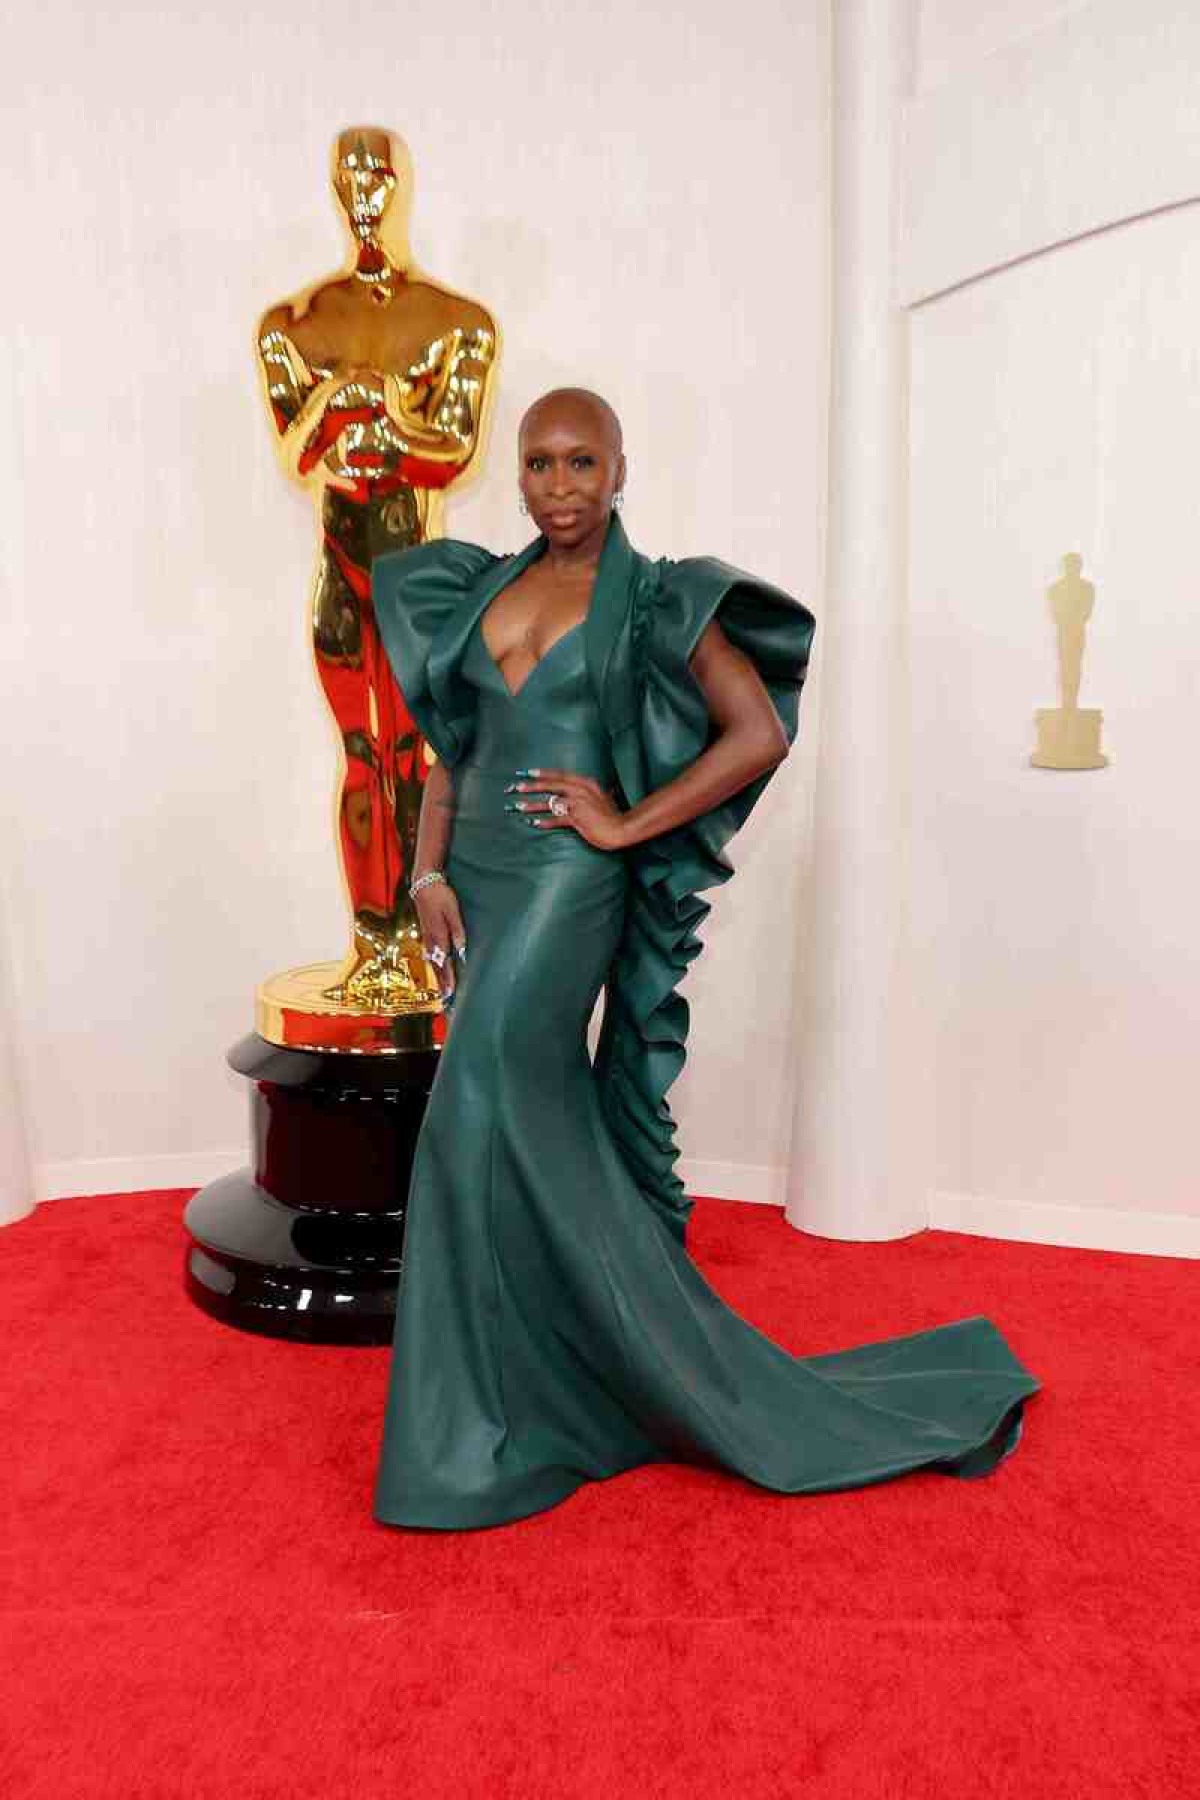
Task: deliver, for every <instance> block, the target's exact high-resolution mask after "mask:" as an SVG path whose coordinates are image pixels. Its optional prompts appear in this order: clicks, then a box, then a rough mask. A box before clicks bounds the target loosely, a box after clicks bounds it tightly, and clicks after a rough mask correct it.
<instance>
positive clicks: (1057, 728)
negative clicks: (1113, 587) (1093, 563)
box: [1029, 551, 1108, 769]
mask: <svg viewBox="0 0 1200 1800" xmlns="http://www.w3.org/2000/svg"><path fill="white" fill-rule="evenodd" d="M1062 560H1063V574H1062V575H1061V576H1060V577H1059V579H1058V580H1057V581H1055V582H1052V583H1051V585H1050V586H1049V587H1048V588H1047V589H1046V597H1047V599H1048V600H1049V602H1050V612H1051V615H1052V617H1053V619H1054V626H1055V632H1056V635H1057V639H1058V684H1059V693H1060V695H1061V697H1062V704H1061V706H1043V707H1040V708H1039V709H1038V711H1037V712H1036V713H1035V714H1034V718H1035V721H1036V724H1037V748H1036V749H1035V750H1034V752H1033V754H1032V756H1031V757H1030V758H1029V760H1030V762H1031V763H1032V764H1033V766H1034V768H1035V769H1103V768H1104V767H1105V766H1106V765H1107V763H1108V758H1107V756H1105V754H1104V752H1103V751H1102V750H1101V748H1100V727H1101V724H1102V722H1103V718H1104V714H1103V713H1102V712H1101V711H1100V709H1099V708H1098V707H1081V706H1080V705H1079V682H1080V678H1081V675H1082V672H1083V644H1084V635H1085V633H1086V631H1087V622H1088V620H1089V619H1090V618H1091V616H1092V607H1093V606H1094V605H1095V600H1096V590H1095V587H1094V586H1093V584H1092V583H1091V582H1090V581H1085V580H1084V578H1083V576H1082V575H1081V574H1080V570H1081V569H1082V567H1083V559H1082V557H1080V556H1077V555H1076V554H1075V553H1074V551H1072V552H1070V553H1069V554H1068V555H1066V556H1064V557H1063V559H1062Z"/></svg>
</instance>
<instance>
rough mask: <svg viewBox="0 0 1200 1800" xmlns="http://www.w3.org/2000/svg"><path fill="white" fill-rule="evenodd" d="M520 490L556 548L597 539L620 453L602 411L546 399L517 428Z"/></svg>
mask: <svg viewBox="0 0 1200 1800" xmlns="http://www.w3.org/2000/svg"><path fill="white" fill-rule="evenodd" d="M520 451H521V492H522V493H523V494H524V496H525V503H526V505H527V506H528V508H529V513H530V517H531V518H532V519H533V522H534V524H535V525H536V526H537V528H538V530H539V531H540V532H542V533H543V534H544V535H545V537H546V538H547V540H548V541H549V542H550V543H551V544H553V545H554V546H555V547H556V548H557V549H562V550H571V549H576V548H581V547H584V546H586V545H587V544H588V542H589V540H590V539H593V538H594V539H596V540H597V542H598V543H599V542H602V541H603V538H604V534H605V532H606V531H607V529H608V518H609V513H610V512H611V511H612V503H613V495H614V494H615V493H616V491H617V489H618V488H619V487H620V486H621V484H622V483H623V481H624V479H625V458H624V456H623V455H622V454H621V449H620V445H619V443H618V442H617V441H616V436H615V433H614V431H613V429H612V427H611V425H610V424H609V422H608V421H607V420H606V419H605V417H604V415H603V414H601V413H599V412H598V411H597V410H596V409H594V408H592V407H589V406H586V405H581V404H579V403H576V402H567V401H564V402H561V403H556V402H553V401H547V402H546V403H545V405H543V406H538V407H535V408H534V409H533V411H532V412H531V413H530V414H529V415H528V417H527V418H526V420H525V423H524V424H523V426H522V428H521V444H520Z"/></svg>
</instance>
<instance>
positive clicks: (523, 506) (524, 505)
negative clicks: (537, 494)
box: [517, 494, 529, 513]
mask: <svg viewBox="0 0 1200 1800" xmlns="http://www.w3.org/2000/svg"><path fill="white" fill-rule="evenodd" d="M517 506H518V508H519V509H520V511H521V512H523V513H527V512H528V511H529V502H528V500H526V498H525V496H524V494H518V495H517Z"/></svg>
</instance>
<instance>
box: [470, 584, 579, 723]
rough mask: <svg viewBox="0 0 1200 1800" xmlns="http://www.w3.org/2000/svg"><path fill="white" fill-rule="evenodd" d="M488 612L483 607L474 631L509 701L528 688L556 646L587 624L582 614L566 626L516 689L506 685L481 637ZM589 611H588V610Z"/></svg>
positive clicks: (502, 674) (494, 659)
mask: <svg viewBox="0 0 1200 1800" xmlns="http://www.w3.org/2000/svg"><path fill="white" fill-rule="evenodd" d="M488 610H489V609H488V608H487V607H485V608H484V611H483V612H482V613H480V615H479V617H478V619H477V620H476V621H475V629H476V631H477V632H478V634H479V642H480V643H481V644H482V645H483V653H484V655H485V656H486V657H487V659H488V661H489V662H490V663H491V665H492V667H493V669H495V671H496V674H497V675H498V676H499V677H500V685H501V687H502V688H503V689H504V691H505V693H506V694H507V695H508V697H509V699H510V700H519V699H520V697H521V695H522V694H523V693H524V692H525V689H526V688H527V687H528V686H529V684H530V682H531V681H532V680H533V678H534V676H535V675H536V674H537V672H538V670H539V669H540V668H541V666H542V664H543V663H544V662H545V660H546V658H547V657H548V656H553V655H554V652H555V651H556V650H557V649H558V646H559V645H560V644H565V643H566V641H567V639H568V638H569V637H573V636H574V634H575V633H576V632H577V631H582V630H583V627H584V626H585V625H586V624H587V621H588V614H587V613H584V615H583V617H582V619H576V621H575V623H574V625H568V626H567V629H566V630H565V631H564V632H563V633H562V634H561V635H560V636H559V637H556V638H555V640H554V642H553V643H552V644H550V645H548V646H547V648H546V649H545V650H543V651H542V654H541V655H540V656H539V657H538V659H537V661H536V662H535V663H534V664H533V667H532V668H531V669H530V670H529V671H528V672H527V674H526V676H525V679H524V681H522V683H521V685H520V686H519V687H516V688H511V687H509V685H508V681H507V678H506V676H505V674H504V670H503V669H502V668H501V667H500V664H499V663H498V662H497V661H496V658H495V657H494V656H493V655H492V653H491V651H490V650H489V649H488V642H487V638H486V637H485V636H484V635H483V620H484V614H485V613H486V612H487V611H488ZM589 611H590V608H589Z"/></svg>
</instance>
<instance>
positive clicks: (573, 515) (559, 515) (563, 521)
mask: <svg viewBox="0 0 1200 1800" xmlns="http://www.w3.org/2000/svg"><path fill="white" fill-rule="evenodd" d="M578 517H579V513H578V510H570V511H567V510H564V511H562V512H549V513H547V514H546V518H547V520H548V521H549V523H550V524H551V525H553V526H554V527H555V529H556V530H557V531H566V530H568V529H569V527H570V526H572V525H574V523H575V521H576V520H577V519H578Z"/></svg>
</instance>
